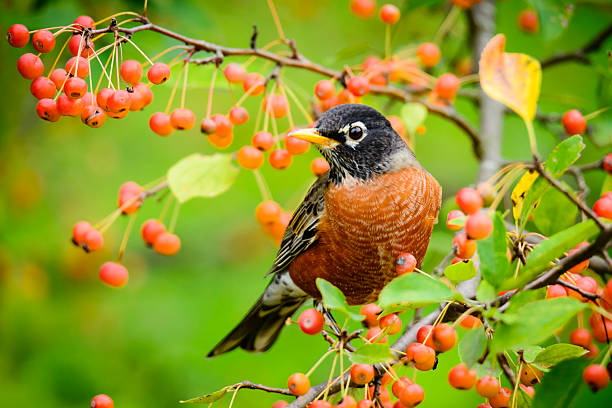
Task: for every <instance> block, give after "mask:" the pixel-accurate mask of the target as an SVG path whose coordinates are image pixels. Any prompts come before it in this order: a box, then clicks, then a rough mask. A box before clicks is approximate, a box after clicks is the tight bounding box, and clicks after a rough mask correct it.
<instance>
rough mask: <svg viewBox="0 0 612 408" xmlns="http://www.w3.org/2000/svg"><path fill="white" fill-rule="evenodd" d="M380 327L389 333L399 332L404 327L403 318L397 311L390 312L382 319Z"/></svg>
mask: <svg viewBox="0 0 612 408" xmlns="http://www.w3.org/2000/svg"><path fill="white" fill-rule="evenodd" d="M379 325H380V328H381V329H383V331H384V330H386V331H387V333H389V334H395V333H399V331H400V330H401V329H402V320H401V319H400V318H399V316H398V315H396V314H395V313H390V314H388V315H386V316H385V317H383V318H382V319H380V322H379Z"/></svg>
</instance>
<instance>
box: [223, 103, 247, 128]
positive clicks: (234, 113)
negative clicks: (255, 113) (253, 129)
mask: <svg viewBox="0 0 612 408" xmlns="http://www.w3.org/2000/svg"><path fill="white" fill-rule="evenodd" d="M228 116H229V120H230V122H232V123H233V124H234V125H242V124H243V123H246V122H247V121H248V120H249V112H248V111H247V110H246V109H245V108H243V107H242V106H234V107H233V108H232V109H230V111H229V115H228Z"/></svg>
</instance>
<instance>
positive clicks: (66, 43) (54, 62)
mask: <svg viewBox="0 0 612 408" xmlns="http://www.w3.org/2000/svg"><path fill="white" fill-rule="evenodd" d="M69 42H70V38H67V39H66V41H64V45H62V48H60V51H59V53H57V57H55V61H53V65H51V69H49V75H47V79H49V78H50V77H51V73H52V72H53V70H54V69H55V67H56V66H57V63H58V61H59V59H60V57H61V56H62V53H63V52H64V49H65V48H66V46H67V45H68V43H69Z"/></svg>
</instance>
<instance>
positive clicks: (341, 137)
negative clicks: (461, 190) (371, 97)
mask: <svg viewBox="0 0 612 408" xmlns="http://www.w3.org/2000/svg"><path fill="white" fill-rule="evenodd" d="M291 136H294V137H298V138H300V139H304V140H308V141H310V142H312V143H315V144H316V146H317V148H318V149H319V151H320V152H321V154H322V155H323V156H324V157H325V159H326V160H327V162H328V163H329V165H330V174H329V175H330V179H331V180H332V182H335V183H339V182H340V181H342V180H343V179H345V178H347V177H352V178H355V179H360V180H367V179H369V178H371V177H373V176H374V175H376V174H383V173H386V172H389V171H394V170H399V169H402V168H405V167H408V166H418V165H419V164H418V162H417V160H416V158H415V157H414V154H413V153H412V151H411V150H410V149H409V148H408V146H407V145H406V142H404V140H403V139H402V138H401V137H400V136H399V135H398V134H397V133H396V132H395V130H393V128H392V127H391V124H390V123H389V121H388V120H387V119H386V118H385V117H384V116H383V115H382V114H380V112H378V111H377V110H376V109H373V108H371V107H369V106H366V105H359V104H346V105H339V106H336V107H335V108H332V109H330V110H328V111H327V112H325V113H324V114H323V115H322V116H321V118H320V119H319V121H318V122H317V124H316V126H315V127H314V128H312V129H301V130H297V131H295V132H293V133H291Z"/></svg>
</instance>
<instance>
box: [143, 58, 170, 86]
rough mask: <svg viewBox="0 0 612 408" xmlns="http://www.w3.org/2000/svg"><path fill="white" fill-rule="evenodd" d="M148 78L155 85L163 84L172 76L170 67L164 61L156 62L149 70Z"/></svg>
mask: <svg viewBox="0 0 612 408" xmlns="http://www.w3.org/2000/svg"><path fill="white" fill-rule="evenodd" d="M147 78H149V81H151V82H152V83H154V84H155V85H160V84H163V83H164V82H166V81H167V80H168V78H170V67H168V65H166V64H164V63H163V62H156V63H155V64H153V65H151V68H149V70H148V71H147Z"/></svg>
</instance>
